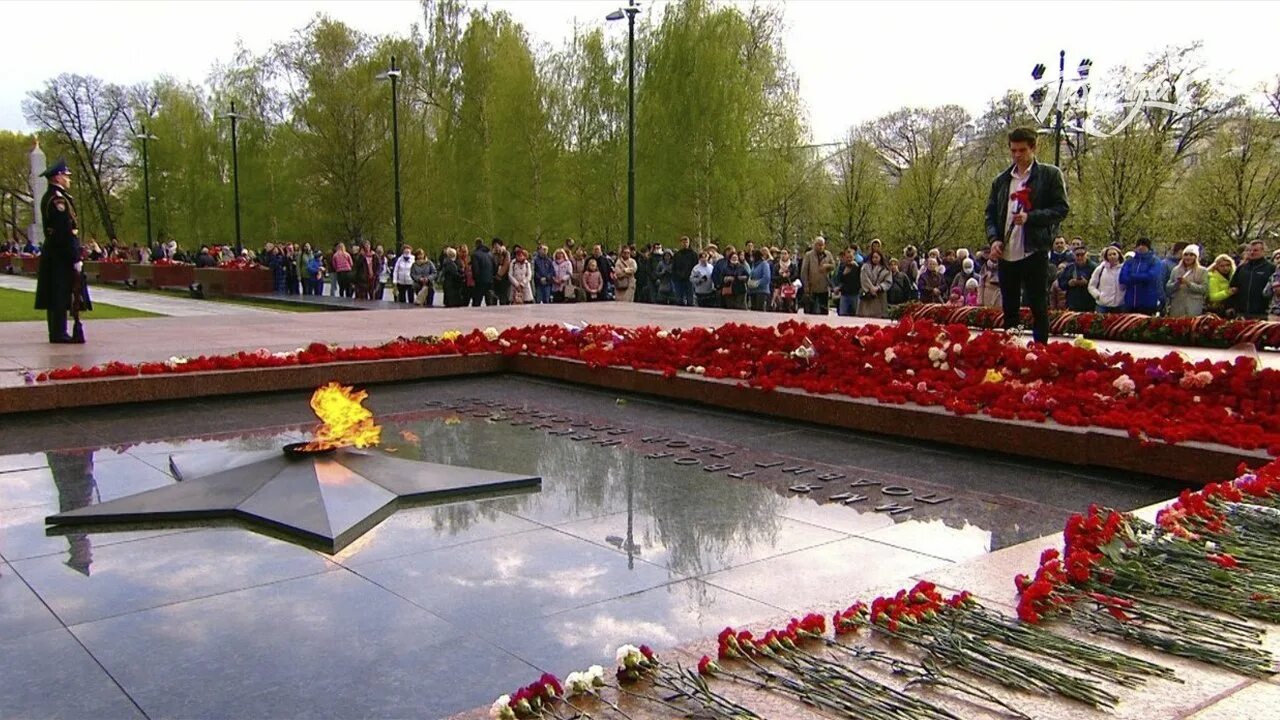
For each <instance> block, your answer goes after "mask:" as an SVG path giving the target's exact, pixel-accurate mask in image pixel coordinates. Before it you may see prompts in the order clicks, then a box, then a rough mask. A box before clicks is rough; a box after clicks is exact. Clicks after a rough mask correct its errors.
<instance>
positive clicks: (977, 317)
mask: <svg viewBox="0 0 1280 720" xmlns="http://www.w3.org/2000/svg"><path fill="white" fill-rule="evenodd" d="M889 312H890V316H891V317H894V318H895V319H900V320H903V321H906V320H915V321H919V320H929V321H933V322H941V323H946V324H949V325H953V324H954V325H965V326H967V327H971V328H975V329H980V330H996V329H999V328H1002V327H1003V326H1004V311H1003V310H1001V309H1000V308H998V307H957V306H955V305H938V304H928V305H925V304H921V303H907V304H905V305H902V306H897V307H895V308H890V311H889ZM1021 320H1022V324H1023V325H1030V324H1031V311H1030V310H1029V309H1023V312H1022V318H1021ZM1049 331H1050V332H1051V333H1052V334H1054V335H1076V336H1079V337H1078V338H1077V340H1076V341H1075V342H1076V344H1078V345H1079V346H1080V347H1082V348H1084V349H1087V350H1092V349H1093V348H1094V343H1093V342H1092V340H1090V338H1092V339H1095V340H1120V341H1124V342H1139V343H1159V344H1161V345H1185V346H1189V347H1216V348H1230V347H1236V346H1238V345H1241V344H1248V345H1250V346H1253V347H1256V348H1259V349H1261V348H1280V322H1274V321H1270V320H1244V319H1236V320H1228V319H1225V318H1219V317H1216V316H1212V315H1200V316H1198V317H1176V318H1175V317H1150V316H1147V315H1128V314H1124V313H1096V312H1094V313H1083V312H1074V311H1070V310H1053V311H1050V313H1049Z"/></svg>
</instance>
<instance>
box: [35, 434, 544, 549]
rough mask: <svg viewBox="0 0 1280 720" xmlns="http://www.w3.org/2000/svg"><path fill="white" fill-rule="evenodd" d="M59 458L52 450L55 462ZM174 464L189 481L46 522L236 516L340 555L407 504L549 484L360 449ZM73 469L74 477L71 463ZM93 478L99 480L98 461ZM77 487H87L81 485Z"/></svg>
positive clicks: (222, 456) (213, 457)
mask: <svg viewBox="0 0 1280 720" xmlns="http://www.w3.org/2000/svg"><path fill="white" fill-rule="evenodd" d="M54 459H55V458H54V456H53V455H52V454H51V455H50V464H51V466H52V463H53V462H54ZM66 462H68V463H69V460H68V461H66ZM170 466H171V467H172V468H173V473H174V476H175V477H177V478H179V479H180V480H186V482H182V483H179V484H176V485H169V486H166V487H162V488H157V489H155V490H150V491H147V492H143V493H139V494H137V495H132V496H129V497H126V498H121V499H119V500H112V501H110V502H104V503H99V504H97V505H93V506H90V507H85V505H86V504H87V503H86V502H79V503H78V504H76V503H74V502H73V503H72V506H73V507H74V508H75V509H64V511H63V512H61V513H59V514H57V515H53V516H51V517H49V518H47V520H48V522H49V523H51V524H53V525H57V526H64V527H71V528H74V527H83V526H85V525H93V524H102V523H136V522H157V521H175V520H177V521H181V520H196V519H211V518H219V517H230V518H236V519H243V520H246V521H248V522H250V523H253V524H260V525H265V526H267V527H269V528H272V529H274V530H279V531H282V532H284V533H285V534H287V535H288V536H290V537H297V538H299V539H301V540H302V541H303V542H304V543H307V544H312V545H316V546H319V547H321V548H322V549H324V550H326V551H327V552H330V553H333V552H337V551H338V550H341V549H342V548H343V547H344V546H346V545H347V544H348V543H350V542H351V541H352V540H355V539H356V538H357V537H359V536H360V535H362V534H364V533H365V532H366V531H367V530H368V529H369V528H371V527H373V526H374V525H377V524H378V523H379V522H381V521H382V520H383V519H384V518H386V517H387V516H388V515H390V514H391V513H393V512H395V510H396V508H397V507H398V505H399V502H400V501H406V502H415V501H416V502H426V501H433V500H434V501H447V500H455V499H458V498H462V497H476V496H483V495H490V494H505V493H509V492H521V491H528V490H533V489H537V488H538V487H539V486H540V485H541V482H542V481H541V479H540V478H536V477H529V476H518V475H511V474H507V473H497V472H491V471H485V470H475V469H473V468H462V467H455V466H451V465H440V464H438V463H428V462H416V461H409V460H401V459H398V458H394V457H390V456H387V455H384V454H381V453H375V452H361V451H355V450H351V449H339V450H336V451H332V452H330V453H326V454H315V455H311V456H307V457H289V456H287V455H285V454H282V453H280V452H275V453H269V452H263V451H258V452H248V453H240V454H236V453H230V452H226V451H223V452H218V451H210V452H203V453H197V454H195V455H193V456H180V455H174V456H172V457H171V458H170ZM67 473H68V474H69V475H70V474H72V473H71V470H70V469H69V470H68V471H67ZM206 473H207V474H206ZM55 475H56V471H55ZM85 477H87V478H88V480H89V481H90V482H91V481H92V477H93V473H92V468H91V467H90V468H89V469H88V471H87V473H86V474H85ZM60 487H61V486H60ZM70 487H71V488H72V489H73V490H75V491H80V490H79V489H80V486H79V485H71V486H70ZM73 559H74V558H73ZM87 567H88V565H87V560H86V563H85V568H86V570H87Z"/></svg>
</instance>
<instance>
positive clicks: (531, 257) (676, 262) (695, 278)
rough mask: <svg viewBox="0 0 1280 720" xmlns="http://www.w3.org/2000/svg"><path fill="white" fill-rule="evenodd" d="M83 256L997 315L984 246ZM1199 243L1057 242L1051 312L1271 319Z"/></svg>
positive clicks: (316, 285)
mask: <svg viewBox="0 0 1280 720" xmlns="http://www.w3.org/2000/svg"><path fill="white" fill-rule="evenodd" d="M84 247H85V259H86V260H105V259H120V260H123V261H126V262H138V263H149V262H157V261H163V260H167V261H171V262H189V263H192V264H194V265H196V266H198V267H216V266H225V265H227V264H228V263H232V264H234V263H237V262H239V263H242V264H252V263H257V264H260V265H262V266H264V267H266V268H268V269H270V270H271V271H272V274H273V280H274V288H275V291H276V292H279V293H284V294H295V295H298V294H301V295H323V294H326V293H327V294H328V295H331V296H341V297H350V298H362V299H369V300H383V299H388V300H395V301H397V302H402V303H414V304H417V305H423V306H427V307H431V306H433V305H435V304H436V302H437V295H439V296H440V297H439V300H440V302H441V304H443V305H444V306H445V307H462V306H467V305H472V306H478V305H507V304H522V303H561V302H595V301H618V302H642V303H655V304H661V305H683V306H695V307H702V308H723V309H729V310H755V311H768V312H784V313H786V312H790V313H794V312H798V311H801V310H803V311H804V312H806V313H818V314H825V313H827V312H830V311H831V310H832V309H834V310H835V312H836V313H838V314H840V315H850V316H852V315H856V316H861V317H872V318H880V317H886V316H887V315H888V314H889V308H890V307H892V306H895V305H902V304H904V303H908V302H917V301H918V302H925V303H943V304H951V305H969V306H986V307H1000V306H1001V291H1000V279H999V274H998V267H999V260H996V259H993V258H991V257H988V254H987V252H986V251H985V250H978V251H977V252H975V253H970V252H969V251H968V250H966V249H964V248H959V249H947V250H943V249H936V248H935V249H932V250H929V251H928V252H926V253H923V254H920V253H919V252H918V251H917V249H916V248H915V247H914V246H911V245H908V246H907V247H905V248H904V249H903V252H902V253H901V257H887V255H886V252H885V249H884V247H883V244H882V243H881V241H880V240H872V241H871V242H870V243H869V245H868V246H867V247H866V248H865V249H864V248H862V247H860V246H859V245H856V244H854V245H850V246H848V247H845V248H843V249H841V250H839V251H838V253H837V252H833V251H832V250H830V249H828V246H827V242H826V240H825V239H824V238H822V237H818V238H817V239H815V240H814V242H813V244H812V246H811V247H810V248H809V249H807V250H805V251H803V252H800V251H797V252H792V251H791V250H790V249H788V248H779V247H776V246H775V247H768V246H764V245H761V246H760V247H757V246H756V245H755V244H754V243H752V242H747V243H745V244H744V246H743V247H742V248H741V250H739V249H738V248H737V247H734V246H731V245H730V246H725V247H723V248H721V247H719V246H717V245H715V244H706V245H703V246H701V247H699V248H695V247H694V246H693V243H692V241H691V240H690V239H689V238H688V237H683V238H680V240H679V242H678V247H675V248H664V247H663V246H662V245H661V244H653V245H648V246H641V247H640V248H639V249H636V248H634V247H627V246H624V247H623V248H621V249H620V250H618V251H616V252H615V251H612V250H611V251H607V252H606V251H605V250H603V249H602V247H601V246H600V245H594V246H592V247H591V248H590V250H588V249H587V248H586V247H584V246H581V245H579V244H578V243H576V242H575V241H574V239H572V238H570V239H568V240H566V241H565V243H564V245H563V246H561V247H559V248H556V249H554V250H552V249H550V248H549V247H548V246H546V245H539V246H537V247H536V248H531V249H526V248H524V247H521V246H520V245H515V244H513V245H512V246H511V247H510V248H508V247H507V246H506V244H505V243H504V242H503V241H502V240H501V239H499V238H494V239H493V240H492V241H490V242H487V243H486V242H485V241H484V240H481V239H477V240H476V241H475V242H474V244H473V245H471V246H468V245H457V246H454V247H447V248H445V249H444V250H443V251H441V252H440V253H439V254H438V255H437V256H435V257H430V256H428V255H427V253H426V252H425V251H424V250H421V249H419V250H416V251H415V250H414V249H413V248H412V247H411V246H408V245H406V246H404V247H403V248H401V251H400V253H399V254H398V255H392V254H389V253H387V252H386V251H385V250H384V248H383V247H382V246H381V245H375V246H371V245H370V243H368V242H362V243H355V244H353V246H352V247H351V249H348V247H347V245H346V244H345V243H337V244H336V245H335V246H334V248H333V250H332V251H331V252H327V253H326V252H324V251H323V250H319V249H314V248H313V247H312V245H311V244H310V243H302V244H300V245H294V244H279V245H277V244H272V243H268V244H267V245H266V246H264V247H263V248H262V249H261V250H259V251H257V252H254V251H252V250H250V249H247V248H246V249H244V250H243V251H242V254H241V255H240V256H238V257H237V255H236V254H235V252H234V249H233V248H230V247H226V246H208V245H204V246H201V247H200V248H199V249H198V250H197V251H196V252H195V253H189V252H187V251H184V250H183V249H182V248H180V247H179V246H178V244H177V243H176V241H174V240H172V239H170V240H166V241H159V242H156V243H155V244H153V245H151V246H146V245H142V246H139V245H138V244H137V243H135V244H133V245H132V246H126V245H124V244H123V243H119V242H117V241H116V240H115V239H114V238H113V239H112V240H111V241H109V242H108V243H107V244H106V245H100V244H99V243H98V242H97V241H96V240H95V239H92V238H90V240H89V241H88V242H87V243H86V244H85V246H84ZM0 253H14V254H21V253H26V254H38V253H39V247H38V246H36V245H34V244H30V243H28V244H27V245H20V244H19V243H16V242H15V241H12V240H5V241H2V242H0ZM1206 260H1207V259H1206V258H1203V257H1202V256H1201V250H1200V247H1199V246H1198V245H1195V244H1189V243H1182V242H1179V243H1173V244H1172V245H1171V246H1169V248H1168V249H1167V252H1165V253H1164V254H1163V255H1161V254H1159V253H1157V252H1156V249H1155V248H1154V247H1153V246H1152V243H1151V242H1150V241H1149V240H1147V239H1146V238H1139V239H1138V240H1137V242H1136V243H1134V245H1133V247H1132V248H1130V249H1127V250H1126V249H1125V248H1122V247H1120V246H1119V245H1115V244H1113V245H1108V246H1106V247H1104V248H1102V249H1101V251H1098V252H1094V251H1090V250H1089V249H1088V248H1087V247H1086V246H1085V243H1084V241H1083V240H1082V239H1081V238H1078V237H1077V238H1074V239H1072V240H1071V241H1070V242H1068V241H1067V240H1066V239H1065V238H1062V237H1059V238H1057V239H1056V240H1055V241H1054V244H1053V249H1052V251H1051V252H1050V253H1049V262H1050V264H1051V266H1052V267H1051V268H1050V269H1051V272H1050V273H1049V275H1050V287H1049V297H1050V308H1051V309H1058V310H1075V311H1079V312H1104V313H1105V312H1126V313H1140V314H1145V315H1156V314H1160V315H1166V316H1170V317H1192V316H1196V315H1201V314H1204V313H1214V314H1216V315H1220V316H1223V317H1244V318H1252V319H1266V318H1268V317H1269V318H1271V319H1280V271H1278V270H1277V267H1280V249H1278V250H1276V251H1275V252H1274V253H1272V254H1271V255H1270V256H1268V255H1267V252H1266V249H1265V246H1264V244H1263V243H1262V242H1261V241H1254V242H1252V243H1248V244H1245V245H1242V246H1240V248H1239V252H1238V254H1237V255H1236V256H1232V255H1227V254H1221V255H1218V256H1217V257H1214V258H1212V260H1209V261H1207V262H1206Z"/></svg>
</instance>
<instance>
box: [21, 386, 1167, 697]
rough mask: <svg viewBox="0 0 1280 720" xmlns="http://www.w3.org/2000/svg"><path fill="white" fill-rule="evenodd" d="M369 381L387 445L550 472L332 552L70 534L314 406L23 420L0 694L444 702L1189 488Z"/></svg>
mask: <svg viewBox="0 0 1280 720" xmlns="http://www.w3.org/2000/svg"><path fill="white" fill-rule="evenodd" d="M369 390H370V398H369V401H368V405H369V407H371V408H372V409H373V410H374V412H375V413H376V414H377V416H378V417H379V420H380V422H382V424H383V427H384V430H383V445H382V447H381V448H380V449H379V450H377V451H376V452H378V453H381V454H383V455H385V456H387V457H390V458H394V459H396V460H397V461H426V462H432V463H443V464H447V465H455V466H462V467H468V468H477V469H480V470H486V471H495V472H501V473H512V474H517V475H521V476H536V477H541V478H542V479H543V482H542V487H541V489H540V490H539V491H537V492H530V493H524V494H519V495H515V496H511V497H502V498H494V499H483V500H464V501H457V502H445V503H442V504H433V505H412V506H406V507H401V508H399V509H398V511H397V512H396V513H395V514H393V515H390V516H388V517H386V519H384V520H382V521H381V522H380V523H378V524H376V525H375V526H373V527H372V528H371V529H369V530H368V531H367V532H364V533H363V534H362V535H360V536H359V537H358V538H355V539H354V540H352V541H351V542H350V544H348V545H346V546H345V547H344V548H342V549H341V550H340V551H339V552H337V553H336V554H332V555H331V554H326V553H323V552H319V551H317V550H315V549H313V548H308V547H305V546H302V545H298V544H295V543H293V542H290V541H289V540H288V539H287V538H284V537H281V536H279V535H278V534H277V533H273V532H272V531H271V529H270V528H265V527H261V526H248V525H244V524H241V523H238V522H235V521H217V522H214V521H203V520H190V519H188V520H183V521H180V522H179V521H171V522H167V523H152V524H147V523H137V524H131V525H122V526H120V527H118V528H112V529H111V530H110V531H107V529H105V528H101V527H93V528H89V529H86V528H75V527H70V528H63V529H60V530H58V531H57V532H56V533H53V534H50V533H48V532H47V531H46V527H45V523H44V518H45V517H47V516H49V515H53V514H56V513H60V512H66V511H70V510H75V509H78V508H84V507H89V506H93V505H96V504H99V503H103V502H106V501H110V500H116V499H119V498H122V497H127V496H130V495H132V494H134V493H138V492H144V491H148V490H153V489H156V488H163V487H169V486H172V485H174V484H176V483H177V482H178V481H177V480H175V478H174V476H173V470H172V467H171V457H172V456H175V455H176V456H179V457H193V456H198V457H201V458H205V459H207V460H208V462H210V463H213V464H214V465H215V466H216V464H217V462H219V460H218V458H219V457H221V456H222V454H224V453H225V454H226V455H245V454H248V455H253V454H254V453H270V452H272V451H274V450H276V449H277V448H279V447H280V446H281V445H283V444H285V443H287V442H293V441H296V440H298V439H300V438H302V437H305V434H306V432H308V431H309V430H310V428H311V426H312V424H313V419H312V417H311V414H310V409H309V408H308V406H307V398H308V395H307V394H306V393H279V394H273V395H265V396H263V395H260V396H254V397H233V398H225V399H215V400H202V401H198V402H190V403H162V404H155V405H146V406H135V407H130V408H102V409H91V410H77V411H75V414H74V416H73V415H71V414H65V413H45V414H37V415H32V416H28V417H25V418H23V419H22V420H21V423H22V432H20V433H17V432H15V433H7V432H0V601H2V602H0V645H3V646H4V649H5V653H4V654H2V655H0V678H4V677H8V678H10V679H11V682H6V681H4V680H0V691H2V692H4V693H5V695H6V697H9V698H12V699H14V702H16V703H17V704H16V707H17V708H19V709H20V710H21V711H22V712H21V713H20V715H21V716H24V717H25V716H40V717H46V716H47V717H58V716H73V717H74V716H83V715H84V709H85V708H90V707H93V708H99V709H100V712H98V715H99V716H101V717H131V716H140V715H142V714H146V715H151V716H187V717H192V716H212V715H217V716H228V717H351V716H368V717H403V716H406V715H414V716H422V717H440V716H445V715H449V714H451V713H455V712H461V711H465V710H468V709H470V708H474V707H477V706H479V705H482V704H487V703H488V702H489V701H490V700H491V699H492V698H493V697H494V696H496V695H497V694H499V693H501V692H504V691H506V690H508V689H510V688H512V687H514V686H515V685H516V684H519V683H525V682H528V681H529V680H530V679H531V678H532V677H536V675H537V673H538V672H541V671H549V672H554V673H557V674H563V673H565V672H568V671H570V670H573V669H576V668H578V667H579V666H582V665H585V664H590V663H592V662H601V663H605V664H607V663H608V661H609V660H610V655H611V653H612V648H613V647H615V646H616V645H618V644H620V643H623V642H647V643H650V644H653V645H654V646H655V647H672V646H676V645H681V644H685V643H688V642H691V641H694V640H697V639H699V638H704V637H706V636H707V635H713V634H714V633H715V631H717V630H718V629H719V628H720V627H723V626H724V625H725V624H730V623H732V624H735V625H738V624H746V623H750V622H758V621H763V620H766V619H772V618H776V617H779V616H784V615H786V614H788V613H793V612H797V611H800V610H805V609H817V610H830V609H831V608H832V607H833V606H834V605H835V604H836V603H841V606H843V604H847V602H848V601H849V600H852V599H854V598H855V597H857V596H860V595H862V594H863V593H865V592H870V591H872V590H873V589H882V588H884V587H889V586H894V585H901V584H908V583H909V581H910V577H911V576H912V575H921V574H928V573H932V572H945V570H946V568H948V567H950V566H951V565H952V564H953V563H956V562H960V561H964V560H967V559H972V558H976V557H980V556H982V555H984V554H986V553H989V552H991V551H992V550H995V549H999V548H1003V547H1008V546H1010V545H1013V544H1016V543H1019V542H1021V541H1024V540H1027V539H1031V538H1034V537H1038V536H1040V535H1043V534H1046V533H1049V532H1053V531H1054V530H1055V529H1057V528H1060V527H1061V523H1062V518H1063V516H1064V514H1066V513H1068V512H1073V511H1077V510H1079V509H1081V508H1082V507H1084V506H1085V505H1087V504H1088V503H1089V502H1099V503H1105V504H1108V505H1111V506H1114V507H1118V508H1121V509H1128V508H1134V507H1140V506H1144V505H1147V504H1150V503H1152V502H1156V501H1159V500H1162V499H1165V498H1168V497H1170V496H1172V495H1174V494H1176V492H1177V489H1178V488H1177V487H1175V486H1172V485H1169V484H1165V483H1162V482H1160V481H1158V480H1155V479H1152V478H1141V477H1139V478H1132V477H1124V476H1121V475H1119V474H1117V473H1111V472H1106V471H1092V470H1087V469H1083V468H1078V467H1067V466H1052V465H1044V464H1042V465H1036V464H1032V463H1028V462H1024V461H1019V460H1011V459H1009V457H1007V456H1003V455H1000V454H998V453H995V452H992V453H989V454H984V453H973V452H968V451H955V450H951V449H948V448H945V447H938V446H931V445H929V444H927V443H907V442H901V441H897V440H885V439H883V438H876V437H858V436H852V435H850V434H848V433H841V432H834V431H829V430H824V429H821V428H817V427H812V426H807V425H802V424H795V423H784V422H778V421H776V420H765V419H761V418H755V417H751V416H745V415H735V414H729V413H724V412H719V411H706V410H702V409H699V408H698V407H697V406H695V405H692V404H689V405H679V404H674V403H666V402H657V401H653V400H649V399H646V398H641V397H625V398H622V397H619V396H618V395H617V394H614V393H605V392H598V391H594V390H583V389H579V388H574V387H570V386H566V385H561V384H555V383H550V382H544V381H531V380H528V379H524V378H516V377H489V378H479V379H469V380H461V381H459V380H451V381H441V382H422V383H414V384H404V385H397V386H394V387H391V386H377V387H372V388H369ZM2 422H3V423H5V424H11V423H15V422H18V421H17V420H16V419H14V418H10V419H6V420H4V421H2ZM393 465H394V464H393V463H389V464H388V467H391V466H393ZM802 488H803V489H802ZM338 490H341V488H337V489H336V490H335V492H337V491H338ZM370 638H376V639H377V641H376V642H371V641H370ZM33 658H42V659H41V660H40V661H39V662H35V661H34V660H33ZM19 671H20V672H19ZM14 683H20V687H19V686H17V685H14V686H13V687H10V686H11V685H13V684H14ZM288 688H295V689H299V690H298V691H293V690H287V689H288ZM301 688H306V691H305V692H303V691H301V690H300V689H301ZM6 712H7V711H6Z"/></svg>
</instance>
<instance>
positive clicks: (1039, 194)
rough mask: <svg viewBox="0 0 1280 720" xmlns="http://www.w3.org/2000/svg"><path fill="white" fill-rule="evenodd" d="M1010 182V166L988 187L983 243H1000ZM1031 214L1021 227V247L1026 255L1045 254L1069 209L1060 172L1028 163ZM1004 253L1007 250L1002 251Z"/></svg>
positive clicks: (1007, 205) (1047, 166) (1011, 176)
mask: <svg viewBox="0 0 1280 720" xmlns="http://www.w3.org/2000/svg"><path fill="white" fill-rule="evenodd" d="M1012 178H1013V166H1012V165H1010V166H1009V167H1008V168H1007V169H1006V170H1005V171H1004V172H1002V173H1000V174H999V175H997V176H996V179H995V180H994V181H993V182H992V183H991V195H990V196H989V197H988V198H987V212H986V221H987V240H988V242H991V241H995V240H1001V241H1003V240H1004V233H1005V225H1006V223H1007V221H1008V218H1007V214H1008V211H1009V183H1010V181H1011V179H1012ZM1027 187H1029V188H1031V210H1030V211H1028V212H1027V221H1026V223H1025V224H1024V225H1023V226H1022V247H1023V249H1024V250H1025V252H1026V254H1028V255H1030V254H1031V253H1035V252H1040V251H1047V250H1048V249H1049V248H1050V247H1052V246H1053V241H1054V238H1056V237H1058V225H1059V224H1060V223H1061V222H1062V221H1063V220H1064V219H1066V217H1067V212H1068V211H1069V210H1070V209H1071V207H1070V206H1069V205H1068V204H1067V185H1066V182H1065V181H1063V179H1062V171H1061V170H1059V169H1058V168H1057V166H1055V165H1049V164H1047V163H1042V162H1032V163H1031V177H1030V178H1028V179H1027ZM1006 251H1007V249H1006Z"/></svg>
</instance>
